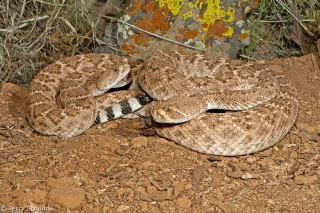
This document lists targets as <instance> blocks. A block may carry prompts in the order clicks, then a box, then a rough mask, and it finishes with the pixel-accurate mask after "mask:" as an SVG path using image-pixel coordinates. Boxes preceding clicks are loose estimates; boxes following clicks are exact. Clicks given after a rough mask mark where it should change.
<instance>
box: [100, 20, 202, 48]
mask: <svg viewBox="0 0 320 213" xmlns="http://www.w3.org/2000/svg"><path fill="white" fill-rule="evenodd" d="M102 17H104V18H107V19H110V20H116V21H118V22H121V23H123V24H125V25H128V26H130V27H132V28H135V29H137V30H140V31H141V32H144V33H147V34H149V35H151V36H154V37H156V38H159V39H162V40H164V41H168V42H171V43H174V44H177V45H180V46H183V47H187V48H190V49H194V50H198V51H201V52H203V50H202V49H198V48H196V47H193V46H190V45H187V44H183V43H180V42H177V41H174V40H171V39H168V38H165V37H162V36H159V35H157V34H154V33H151V32H149V31H146V30H144V29H141V28H139V27H136V26H134V25H132V24H129V23H127V22H125V21H122V20H120V19H117V18H113V17H110V16H102Z"/></svg>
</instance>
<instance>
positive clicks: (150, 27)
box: [135, 1, 170, 34]
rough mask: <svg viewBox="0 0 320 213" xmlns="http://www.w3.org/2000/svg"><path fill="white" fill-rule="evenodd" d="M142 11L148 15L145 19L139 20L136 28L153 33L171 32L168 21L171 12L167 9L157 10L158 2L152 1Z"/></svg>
mask: <svg viewBox="0 0 320 213" xmlns="http://www.w3.org/2000/svg"><path fill="white" fill-rule="evenodd" d="M140 9H142V10H143V11H144V12H146V15H145V16H144V17H143V19H141V20H137V21H136V23H135V26H137V27H140V28H142V29H144V30H147V31H149V32H153V33H155V32H157V31H158V30H160V31H161V33H163V34H165V33H166V32H168V31H169V29H170V27H169V23H168V21H167V18H168V16H169V10H168V8H167V7H163V8H157V7H156V2H152V1H150V2H149V3H147V4H144V5H143V6H142V7H141V8H140Z"/></svg>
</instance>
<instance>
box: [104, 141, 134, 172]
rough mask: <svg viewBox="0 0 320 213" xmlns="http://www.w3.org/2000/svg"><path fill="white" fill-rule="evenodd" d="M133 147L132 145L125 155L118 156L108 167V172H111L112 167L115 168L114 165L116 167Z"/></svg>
mask: <svg viewBox="0 0 320 213" xmlns="http://www.w3.org/2000/svg"><path fill="white" fill-rule="evenodd" d="M132 148H133V147H130V148H129V149H128V150H127V151H126V152H125V153H124V155H122V156H121V157H120V158H117V159H116V160H115V161H114V162H113V163H112V164H111V165H110V166H109V167H108V168H107V169H106V173H109V172H110V171H111V169H113V167H115V166H116V165H117V164H118V163H119V162H120V161H121V160H122V159H123V158H124V157H125V156H126V154H128V153H129V152H130V151H131V150H132Z"/></svg>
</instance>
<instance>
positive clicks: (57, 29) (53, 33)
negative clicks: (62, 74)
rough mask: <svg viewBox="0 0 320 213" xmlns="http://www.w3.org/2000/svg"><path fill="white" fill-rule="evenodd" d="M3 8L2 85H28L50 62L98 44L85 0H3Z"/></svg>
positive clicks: (0, 29) (0, 16) (0, 25)
mask: <svg viewBox="0 0 320 213" xmlns="http://www.w3.org/2000/svg"><path fill="white" fill-rule="evenodd" d="M0 10H1V11H2V12H1V13H0V73H1V76H0V84H1V83H3V82H13V83H18V84H28V83H29V82H30V81H31V79H32V78H33V77H34V76H35V74H36V73H37V72H38V71H39V70H41V69H42V68H43V67H45V66H46V65H47V64H49V63H51V62H52V61H55V60H57V59H59V58H61V57H62V56H71V55H74V54H76V53H79V52H81V53H87V52H91V47H92V44H93V43H95V37H94V34H93V33H92V32H93V30H92V29H93V28H94V23H93V21H92V20H91V17H90V15H89V14H88V12H87V11H86V10H85V8H84V5H83V3H82V1H79V0H33V1H26V0H21V1H9V0H4V1H0ZM89 36H90V37H89Z"/></svg>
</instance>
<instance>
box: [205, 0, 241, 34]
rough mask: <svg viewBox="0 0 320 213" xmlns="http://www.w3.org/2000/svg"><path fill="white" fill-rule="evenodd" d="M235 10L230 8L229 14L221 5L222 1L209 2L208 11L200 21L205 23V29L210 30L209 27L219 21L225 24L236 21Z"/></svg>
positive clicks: (211, 0) (209, 0) (210, 0)
mask: <svg viewBox="0 0 320 213" xmlns="http://www.w3.org/2000/svg"><path fill="white" fill-rule="evenodd" d="M234 14H235V9H233V8H232V7H228V10H227V12H226V11H225V10H224V8H223V6H222V5H221V1H220V0H207V9H206V11H205V12H204V13H203V16H202V17H200V21H202V23H203V29H204V30H208V29H209V26H211V25H212V24H214V23H215V22H216V21H217V20H221V21H223V22H228V23H229V22H232V21H233V20H234Z"/></svg>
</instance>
